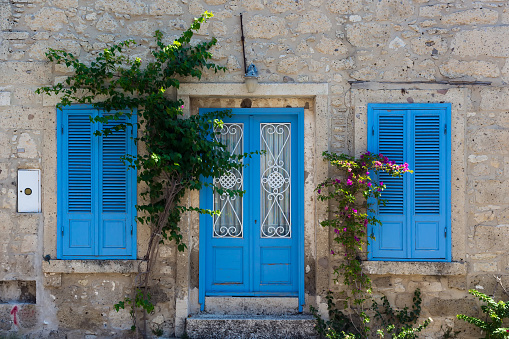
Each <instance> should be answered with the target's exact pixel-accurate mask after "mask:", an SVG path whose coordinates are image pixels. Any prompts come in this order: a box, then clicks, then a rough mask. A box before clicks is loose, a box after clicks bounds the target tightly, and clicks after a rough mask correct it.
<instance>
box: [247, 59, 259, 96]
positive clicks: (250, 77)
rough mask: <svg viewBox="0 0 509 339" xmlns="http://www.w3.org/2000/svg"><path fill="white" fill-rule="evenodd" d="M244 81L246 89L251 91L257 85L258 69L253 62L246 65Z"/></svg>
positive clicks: (254, 89)
mask: <svg viewBox="0 0 509 339" xmlns="http://www.w3.org/2000/svg"><path fill="white" fill-rule="evenodd" d="M244 81H245V82H246V87H247V91H248V92H249V93H253V92H254V91H256V88H257V87H258V70H257V69H256V66H255V65H254V64H251V65H249V66H248V67H247V72H246V74H245V75H244Z"/></svg>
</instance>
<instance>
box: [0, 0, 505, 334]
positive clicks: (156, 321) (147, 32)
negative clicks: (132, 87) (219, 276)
mask: <svg viewBox="0 0 509 339" xmlns="http://www.w3.org/2000/svg"><path fill="white" fill-rule="evenodd" d="M205 10H208V11H212V12H213V13H214V14H215V16H214V18H212V19H211V20H210V21H209V22H208V23H206V24H205V25H203V27H202V28H201V30H200V31H199V32H198V35H196V36H195V39H194V41H199V40H203V39H209V38H210V37H212V36H215V37H217V38H218V44H217V46H216V47H215V48H214V50H213V52H214V61H215V62H217V63H218V64H220V65H226V66H227V67H228V71H226V72H225V73H219V74H214V73H207V72H206V73H205V75H204V77H203V78H202V82H209V83H211V84H210V86H211V88H212V87H214V86H216V85H217V84H218V83H222V84H226V83H242V82H243V78H242V76H243V74H244V71H243V67H244V65H243V56H242V45H241V41H240V35H241V33H240V18H239V13H243V15H244V31H245V36H246V42H245V47H246V58H247V62H248V63H251V62H254V63H255V64H256V66H257V67H258V69H259V72H260V81H261V82H262V83H267V84H279V86H281V87H282V88H285V87H288V88H290V87H289V86H291V85H299V84H302V85H306V84H309V83H322V84H326V86H327V94H326V95H323V94H320V95H322V96H323V97H322V98H321V99H320V100H321V102H322V104H320V105H319V107H318V108H319V109H317V107H316V106H313V102H314V100H315V99H316V97H315V98H313V97H311V96H310V98H309V99H310V100H312V101H310V102H311V103H312V104H311V111H313V110H314V111H313V112H314V113H313V114H315V116H314V119H315V120H313V119H311V118H310V120H309V121H315V125H312V124H310V125H309V126H308V127H309V128H311V127H313V126H314V128H315V129H314V130H313V129H311V130H310V131H312V133H313V135H320V134H324V135H325V136H326V137H325V142H324V143H321V142H316V143H315V144H314V146H313V147H314V148H313V147H311V148H310V149H309V151H310V152H315V154H314V159H315V160H313V161H315V162H314V164H315V165H314V167H313V166H310V167H309V168H308V167H307V168H306V171H308V170H309V172H310V173H311V174H312V175H314V176H312V180H311V179H310V181H309V183H307V185H309V187H312V185H313V184H314V183H317V182H319V181H320V179H321V178H323V176H324V175H325V173H324V171H323V169H322V167H320V165H317V164H318V161H319V155H320V153H321V152H322V151H323V150H325V149H329V150H331V151H335V152H348V153H350V154H354V153H358V152H360V151H362V150H364V149H365V140H366V138H365V135H366V131H365V130H364V129H363V127H362V126H363V125H362V121H363V119H365V115H366V105H367V103H371V102H373V103H374V102H405V103H412V102H415V103H419V102H451V103H452V105H453V106H452V107H453V119H452V124H453V126H452V143H453V145H454V147H453V150H452V158H453V168H452V172H453V173H452V191H453V201H452V212H453V213H452V220H451V224H452V253H453V261H454V263H452V264H444V265H445V266H443V265H442V266H441V265H438V264H430V263H405V264H391V263H378V264H376V263H366V270H367V271H368V272H370V273H371V274H373V280H374V285H375V287H376V289H375V293H376V294H377V295H380V294H384V295H387V296H388V298H389V300H391V301H393V302H395V304H396V305H397V306H398V307H403V306H404V305H405V304H407V305H408V303H409V302H410V299H411V298H410V296H411V294H412V293H413V290H414V289H415V288H417V287H419V288H420V289H421V290H422V292H423V310H424V311H423V316H424V317H427V316H431V317H433V319H434V320H435V321H434V323H433V325H432V326H431V328H430V329H429V330H428V331H427V337H429V338H440V337H441V335H442V334H441V333H443V332H444V331H445V329H446V328H448V327H450V328H454V330H459V331H463V332H462V333H461V334H460V337H461V338H468V337H469V336H473V337H475V336H476V332H475V331H474V330H473V329H471V328H469V327H467V326H466V325H465V324H464V323H463V322H460V321H458V320H456V319H455V315H456V314H457V313H459V312H467V313H470V314H474V313H476V312H479V304H478V303H477V302H475V301H473V299H472V298H471V297H470V296H468V294H467V293H466V290H467V289H469V288H477V289H479V290H481V291H483V292H485V293H488V294H492V293H495V294H496V295H497V297H504V298H507V296H506V295H504V294H503V290H502V288H501V287H500V286H498V287H496V283H495V278H494V276H499V277H501V281H502V283H503V284H504V286H505V285H508V284H509V272H508V269H509V262H508V259H507V258H508V254H509V253H508V252H509V246H508V245H507V241H506V240H505V239H506V238H507V237H508V236H509V198H508V197H509V195H508V194H507V191H509V87H507V85H506V82H507V81H509V62H508V58H509V39H507V38H506V36H507V34H508V33H509V26H508V24H509V4H508V3H507V1H505V0H478V1H473V0H453V1H444V0H405V1H402V0H380V1H374V0H348V1H347V0H305V1H295V0H181V1H164V0H150V1H149V0H147V1H141V0H114V1H113V0H98V1H92V0H0V29H1V30H2V33H1V34H0V75H1V77H0V192H1V195H0V234H2V236H0V286H8V288H7V287H5V288H3V287H0V335H1V334H3V333H7V332H9V331H18V332H19V333H21V334H28V333H33V334H34V335H39V336H42V337H48V336H54V337H58V336H62V337H63V336H64V333H68V334H70V335H71V336H73V337H78V336H88V337H90V338H91V337H93V336H94V335H97V336H101V335H102V336H127V335H129V331H128V329H129V327H130V322H129V315H128V314H127V313H126V312H123V313H116V312H115V311H113V308H112V304H113V303H114V302H116V301H118V299H120V298H122V296H124V295H126V294H128V293H129V291H130V286H131V283H132V279H133V277H134V276H135V274H136V273H135V272H136V268H135V266H136V264H135V263H132V262H131V263H129V262H126V263H111V262H99V263H98V262H78V261H76V262H60V263H59V262H57V261H56V260H54V259H52V260H51V261H50V262H49V263H47V262H44V261H43V256H46V255H50V257H51V258H55V257H56V234H57V227H58V225H57V221H56V206H57V205H56V199H57V197H56V110H55V104H56V102H57V100H56V99H55V98H50V97H43V96H42V95H36V94H35V92H34V91H35V89H36V88H38V87H39V86H42V85H51V84H54V83H58V82H60V81H61V80H62V79H63V78H65V75H66V74H69V73H68V72H69V70H67V69H65V68H64V67H60V66H55V65H53V64H51V63H49V62H48V61H47V60H46V58H45V56H44V52H45V51H46V50H47V48H49V47H51V48H61V49H65V50H67V51H69V52H72V53H74V54H75V55H77V56H80V57H81V58H84V59H90V58H92V57H93V56H94V55H96V54H97V53H98V52H99V51H101V50H102V49H103V48H105V47H106V46H108V45H109V44H111V43H113V42H118V41H121V40H124V39H127V38H133V39H135V40H136V41H137V42H138V43H139V47H138V49H137V50H136V52H135V53H136V55H137V56H139V57H141V58H142V59H143V58H145V57H147V56H148V55H149V52H150V48H151V47H153V46H154V42H153V39H152V38H151V37H152V35H153V32H154V31H155V30H156V29H159V30H161V31H163V32H164V33H165V34H166V36H167V37H168V41H171V39H172V38H173V37H175V36H177V35H178V34H180V32H181V31H182V30H183V29H185V28H186V27H187V26H188V25H189V23H190V21H191V20H192V18H193V17H195V16H198V15H199V14H201V13H202V12H203V11H205ZM183 80H184V81H191V82H192V81H196V80H194V79H183ZM220 96H223V97H224V98H223V99H222V100H226V99H227V98H228V97H231V100H230V101H228V102H224V101H220V102H221V103H222V104H223V103H224V105H225V106H228V107H240V106H241V105H242V99H243V98H240V99H239V97H238V95H233V96H232V95H229V94H221V95H220ZM269 96H270V93H262V92H255V93H253V94H246V98H250V99H252V100H253V102H255V103H259V104H263V105H264V106H266V107H282V106H284V105H287V104H289V103H290V104H291V105H293V104H295V103H297V104H298V105H299V104H301V103H304V104H305V102H306V101H305V100H304V99H302V97H303V96H300V97H301V98H300V99H297V98H293V99H291V98H292V97H291V95H288V96H287V97H286V98H285V99H281V100H279V101H278V100H275V99H274V98H271V99H270V100H269V99H266V97H269ZM189 97H190V96H188V100H189ZM191 97H192V96H191ZM196 100H198V99H196ZM200 100H202V99H200ZM203 100H205V99H203ZM217 100H219V99H217ZM257 100H258V101H257ZM292 100H293V101H292ZM187 103H189V104H190V103H191V101H188V102H186V104H187ZM195 103H196V105H200V104H202V103H200V102H199V100H198V101H195ZM315 104H316V103H315ZM196 107H198V106H196ZM196 107H195V108H196ZM311 111H309V112H311ZM309 114H311V113H309ZM318 121H319V123H317V122H318ZM324 121H325V123H324ZM310 133H311V132H310ZM310 157H312V156H311V155H310ZM23 168H36V169H41V171H42V210H43V212H42V213H39V214H20V213H17V212H16V210H17V209H16V197H17V195H16V181H17V170H18V169H23ZM190 199H191V201H196V199H194V200H193V198H192V197H190ZM306 206H307V207H306V208H308V209H309V210H312V212H313V213H316V214H313V218H312V219H309V220H307V221H306V223H308V222H309V223H310V225H308V224H307V225H306V227H309V229H310V232H309V234H315V233H316V234H317V236H316V238H315V240H314V242H312V243H309V244H306V246H307V247H306V248H307V249H306V250H307V251H309V253H308V252H307V253H306V265H309V267H310V272H312V273H309V272H308V273H307V274H309V275H307V276H306V293H307V294H308V295H307V300H308V301H309V304H315V305H317V306H319V307H320V309H321V310H322V311H323V310H324V303H323V299H322V298H323V296H324V294H325V293H326V291H327V290H328V289H329V288H330V289H333V290H339V289H341V286H339V285H334V283H333V282H332V280H331V275H330V272H331V270H332V268H333V267H334V265H335V264H336V263H337V259H336V258H335V257H329V256H328V255H327V253H328V248H327V246H326V240H324V239H323V238H321V237H320V236H319V235H320V234H321V233H320V232H323V231H322V230H321V227H320V226H319V225H318V221H319V220H321V218H323V217H324V206H321V205H319V204H316V206H315V205H314V203H313V204H311V202H309V204H308V202H306ZM308 206H309V207H308ZM183 224H184V225H185V227H186V228H187V229H189V230H192V229H193V227H194V228H195V229H196V227H197V225H196V218H195V217H192V216H190V217H189V218H187V219H186V220H185V222H184V223H183ZM313 229H314V232H313ZM188 236H189V237H188V239H189V240H192V235H191V234H188ZM146 238H147V229H146V228H143V227H141V226H140V227H139V229H138V242H139V246H138V258H141V257H142V256H143V255H144V249H145V248H146V245H144V244H145V242H144V240H145V239H146ZM194 246H196V244H194ZM192 249H193V250H196V247H194V248H193V247H192ZM323 249H325V250H323ZM191 252H192V251H191ZM160 256H161V265H160V267H159V268H158V270H157V271H158V275H157V276H156V277H154V278H155V279H156V281H158V282H159V286H160V289H159V290H158V292H157V293H156V296H155V298H156V299H157V300H158V301H159V304H158V311H157V313H156V315H154V317H152V318H151V321H150V322H149V325H150V326H151V328H153V329H157V328H161V329H162V330H163V331H164V333H165V335H166V336H169V335H173V334H174V333H175V331H176V328H177V334H180V333H181V332H182V325H181V324H182V322H183V321H184V319H185V317H186V316H187V313H188V312H189V311H192V310H194V309H193V307H194V306H193V307H191V306H189V305H188V304H189V303H191V301H190V300H192V298H193V295H194V296H196V281H197V279H196V277H194V275H195V274H196V272H197V268H196V266H195V264H196V262H197V261H196V260H197V254H196V253H195V252H193V254H192V255H191V254H189V252H188V253H184V254H177V252H176V249H175V248H174V246H172V245H169V246H167V247H164V248H163V249H162V250H161V253H160ZM190 256H191V257H190ZM327 270H328V272H327ZM186 275H187V276H189V275H192V277H191V278H186V279H187V280H186V279H184V278H182V277H186ZM34 284H35V285H34ZM27 286H30V288H28V287H27ZM33 286H35V296H34V298H28V299H27V298H26V297H22V296H26V295H27V293H28V292H27V290H30V291H32V290H33ZM6 291H8V292H6ZM30 293H33V291H32V292H30ZM4 294H5V295H6V296H9V299H8V301H5V302H4V301H2V300H4V299H3V297H4ZM6 300H7V299H6ZM179 303H180V304H179ZM179 305H180V306H179ZM182 305H184V306H182ZM186 305H187V306H186ZM179 310H180V311H179ZM15 318H16V322H15V321H14V319H15ZM179 324H180V325H179Z"/></svg>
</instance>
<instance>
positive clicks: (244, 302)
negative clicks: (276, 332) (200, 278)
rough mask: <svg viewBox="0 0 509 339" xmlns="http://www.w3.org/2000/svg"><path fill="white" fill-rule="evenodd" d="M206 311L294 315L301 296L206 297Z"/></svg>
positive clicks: (296, 312) (232, 313)
mask: <svg viewBox="0 0 509 339" xmlns="http://www.w3.org/2000/svg"><path fill="white" fill-rule="evenodd" d="M205 313H211V314H216V315H221V314H225V315H292V314H298V313H299V298H293V297H291V298H281V297H271V298H258V297H206V298H205Z"/></svg>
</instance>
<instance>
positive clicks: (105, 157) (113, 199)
mask: <svg viewBox="0 0 509 339" xmlns="http://www.w3.org/2000/svg"><path fill="white" fill-rule="evenodd" d="M128 120H129V119H128V118H127V116H126V115H122V116H120V117H119V119H118V120H110V121H108V123H107V124H105V125H104V126H103V129H106V128H108V129H110V130H111V131H112V133H111V134H109V135H107V136H101V137H100V141H99V150H98V153H99V157H98V158H99V159H100V162H99V163H100V171H99V172H100V180H99V187H100V207H99V210H100V212H99V234H98V240H99V245H98V247H99V255H100V256H123V257H125V256H130V255H131V254H132V248H133V246H132V245H133V244H132V239H133V236H134V229H133V232H131V229H132V227H134V225H133V223H134V216H133V215H132V213H130V212H131V210H132V208H133V201H132V198H131V197H132V194H131V192H132V190H133V189H135V187H136V186H135V183H134V186H133V180H132V176H133V175H135V172H134V171H133V170H128V168H127V165H125V164H124V163H123V162H122V160H121V157H122V156H125V155H126V154H132V151H133V147H131V143H132V140H131V127H128V128H127V129H125V130H119V131H115V130H114V129H113V128H115V126H118V125H119V124H125V123H126V122H128ZM134 182H135V181H134Z"/></svg>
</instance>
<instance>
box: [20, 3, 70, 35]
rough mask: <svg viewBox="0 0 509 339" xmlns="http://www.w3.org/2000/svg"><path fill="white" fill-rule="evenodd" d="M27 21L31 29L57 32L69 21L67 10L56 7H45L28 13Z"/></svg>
mask: <svg viewBox="0 0 509 339" xmlns="http://www.w3.org/2000/svg"><path fill="white" fill-rule="evenodd" d="M25 21H26V23H27V25H28V27H30V29H32V30H34V31H37V30H46V31H52V32H56V31H59V30H61V29H62V28H63V27H64V25H65V24H67V23H68V20H67V16H66V15H65V12H64V11H63V10H61V9H58V8H54V7H44V8H42V9H41V10H39V11H38V12H37V13H35V14H32V15H26V16H25Z"/></svg>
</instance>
